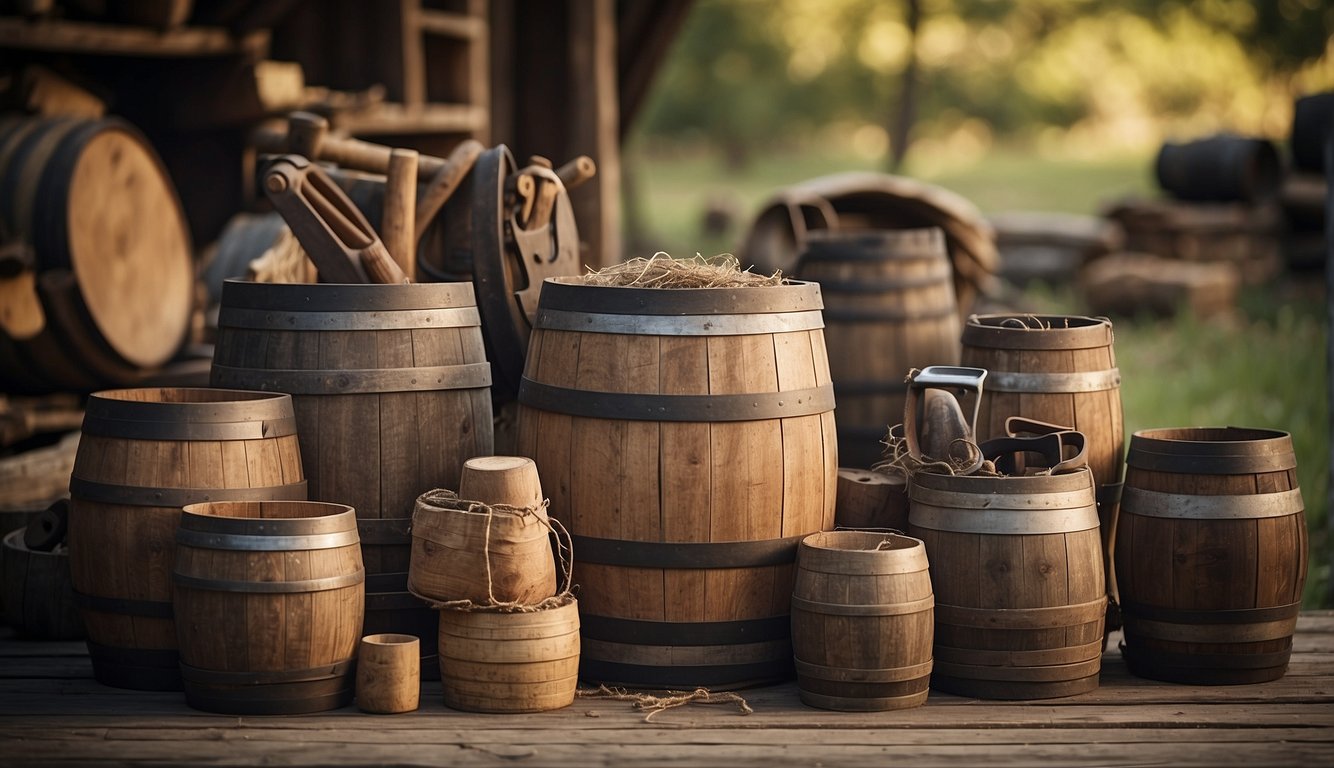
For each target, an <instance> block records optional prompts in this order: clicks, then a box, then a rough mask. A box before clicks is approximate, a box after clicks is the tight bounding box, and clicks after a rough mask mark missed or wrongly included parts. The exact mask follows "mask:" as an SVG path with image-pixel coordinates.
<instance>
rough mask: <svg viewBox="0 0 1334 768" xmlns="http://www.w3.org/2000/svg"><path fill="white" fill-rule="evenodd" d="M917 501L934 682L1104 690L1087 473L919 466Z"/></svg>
mask: <svg viewBox="0 0 1334 768" xmlns="http://www.w3.org/2000/svg"><path fill="white" fill-rule="evenodd" d="M910 498H911V499H912V502H911V504H912V508H911V511H910V512H909V513H908V514H909V517H908V523H909V524H908V534H909V535H910V536H914V537H916V538H919V539H921V540H922V541H923V542H924V543H925V544H926V549H927V551H928V552H930V553H931V562H932V565H931V587H932V589H933V590H934V591H935V596H936V637H935V649H934V653H935V668H934V670H932V673H931V687H932V688H936V689H938V690H941V691H946V692H949V693H955V694H958V695H961V696H975V697H978V698H987V699H1046V698H1055V697H1059V696H1073V695H1074V694H1078V693H1084V692H1086V691H1091V690H1093V689H1095V688H1097V687H1098V674H1099V672H1100V670H1101V668H1102V642H1103V620H1104V618H1105V613H1106V610H1107V589H1106V584H1105V583H1104V581H1103V570H1102V544H1101V541H1100V539H1099V536H1098V514H1097V510H1096V508H1095V505H1094V491H1093V478H1092V476H1091V475H1090V474H1089V472H1088V470H1087V469H1082V468H1081V469H1079V470H1077V471H1074V472H1070V473H1067V474H1054V475H1045V476H1044V475H1033V476H1014V477H999V478H998V477H985V476H978V475H961V476H950V475H935V474H930V473H926V472H919V473H917V474H916V475H915V476H914V477H913V480H912V488H911V492H910Z"/></svg>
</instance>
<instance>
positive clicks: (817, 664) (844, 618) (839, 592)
mask: <svg viewBox="0 0 1334 768" xmlns="http://www.w3.org/2000/svg"><path fill="white" fill-rule="evenodd" d="M934 604H935V600H934V598H933V597H932V593H931V576H930V574H929V573H928V571H927V559H926V548H925V547H924V546H923V545H922V542H921V541H918V540H917V539H913V538H909V537H907V536H899V535H896V534H882V533H868V532H863V531H833V532H830V533H815V534H811V535H810V536H807V537H806V538H805V539H802V541H801V546H800V547H799V548H798V550H797V582H796V586H795V587H794V589H793V592H792V653H793V656H794V657H795V659H796V663H797V686H798V687H799V689H800V691H801V700H802V701H803V702H805V703H807V704H809V705H811V706H813V707H820V708H822V709H838V710H844V711H849V712H878V711H882V710H888V709H907V708H909V707H916V706H920V705H921V704H922V702H924V701H926V697H927V694H928V693H929V690H928V688H929V682H930V679H931V641H932V628H933V623H932V622H933V611H932V607H933V606H934Z"/></svg>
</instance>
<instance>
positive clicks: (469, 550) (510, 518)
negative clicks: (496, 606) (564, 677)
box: [408, 490, 556, 605]
mask: <svg viewBox="0 0 1334 768" xmlns="http://www.w3.org/2000/svg"><path fill="white" fill-rule="evenodd" d="M549 530H550V528H549V527H548V525H547V523H546V522H545V518H544V517H539V515H538V513H537V509H536V508H534V509H518V508H515V507H507V506H494V507H493V506H490V505H486V504H482V503H480V502H475V501H467V500H464V499H460V498H459V497H458V496H457V495H456V494H454V493H453V492H452V491H440V490H436V491H431V492H429V493H424V494H422V495H421V497H420V498H418V499H417V508H416V511H414V512H413V514H412V563H411V566H410V567H409V569H408V588H409V589H410V590H411V591H412V592H414V593H415V594H418V595H421V596H422V597H425V598H428V599H431V600H439V601H441V602H448V601H451V600H471V601H473V602H474V603H496V602H500V603H521V604H524V605H531V604H534V603H538V602H541V601H542V600H545V599H546V598H548V597H551V596H553V595H555V594H556V563H555V560H553V559H552V555H551V544H550V542H549V541H548V540H547V532H548V531H549Z"/></svg>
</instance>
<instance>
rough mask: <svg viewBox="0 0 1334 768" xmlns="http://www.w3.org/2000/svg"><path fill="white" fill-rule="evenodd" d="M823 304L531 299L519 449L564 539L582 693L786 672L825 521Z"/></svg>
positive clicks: (809, 291)
mask: <svg viewBox="0 0 1334 768" xmlns="http://www.w3.org/2000/svg"><path fill="white" fill-rule="evenodd" d="M821 306H822V305H821V302H820V288H819V286H817V285H815V284H813V283H789V284H785V285H781V286H771V287H745V288H697V289H695V288H691V289H662V288H659V289H654V288H617V287H594V286H588V285H584V284H583V281H582V279H580V278H554V279H549V280H548V281H547V282H546V284H545V285H544V286H543V289H542V298H541V303H540V304H539V306H538V313H537V323H536V325H535V327H534V330H533V337H532V341H531V343H530V344H529V347H528V360H527V367H526V369H525V373H524V381H523V385H522V387H521V389H520V391H519V404H520V408H519V425H518V452H519V453H520V454H522V455H525V456H528V457H530V458H532V459H533V460H535V461H536V462H537V467H538V470H539V472H540V473H541V480H542V488H543V489H544V490H545V491H546V493H547V494H548V495H549V496H550V499H551V515H552V516H553V517H556V518H559V519H560V520H562V521H565V523H566V525H567V526H568V527H569V529H570V533H571V534H572V535H573V537H574V551H575V552H576V553H577V567H576V570H577V572H578V575H579V578H578V581H579V583H580V585H581V586H582V591H581V592H580V594H579V600H580V602H581V603H582V604H583V617H582V624H583V642H584V644H583V651H584V653H583V666H582V668H581V674H582V676H583V677H584V678H585V679H587V680H594V681H600V682H605V683H620V684H626V685H631V686H641V687H654V688H662V687H686V686H690V687H694V686H700V685H704V686H711V687H722V686H736V685H741V684H744V683H750V682H757V681H761V680H773V679H776V678H781V677H783V676H786V675H788V674H790V672H791V668H792V651H791V629H790V626H789V619H788V616H789V611H790V607H789V603H790V596H791V594H792V580H793V576H794V568H795V565H794V561H795V559H796V550H797V543H798V542H799V541H800V540H801V537H802V536H805V535H806V534H809V533H815V532H817V531H820V530H825V529H828V528H832V527H833V522H834V490H835V486H836V483H837V472H838V447H837V443H836V439H835V426H834V413H833V407H834V402H833V389H832V387H831V385H830V381H829V367H828V362H827V358H826V354H825V347H824V336H823V333H822V330H821V329H822V328H823V321H822V319H821V317H820V308H821Z"/></svg>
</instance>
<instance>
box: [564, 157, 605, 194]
mask: <svg viewBox="0 0 1334 768" xmlns="http://www.w3.org/2000/svg"><path fill="white" fill-rule="evenodd" d="M597 172H598V166H597V163H595V162H593V158H591V157H589V156H588V155H580V156H578V157H576V158H574V159H573V160H571V161H570V162H568V163H566V164H565V165H562V166H561V167H560V168H557V169H556V175H557V176H559V177H560V182H561V183H562V184H564V185H565V189H566V191H569V190H571V189H574V188H575V187H577V186H579V185H580V184H583V183H584V182H586V181H588V180H589V179H591V178H593V177H594V176H596V175H597Z"/></svg>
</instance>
